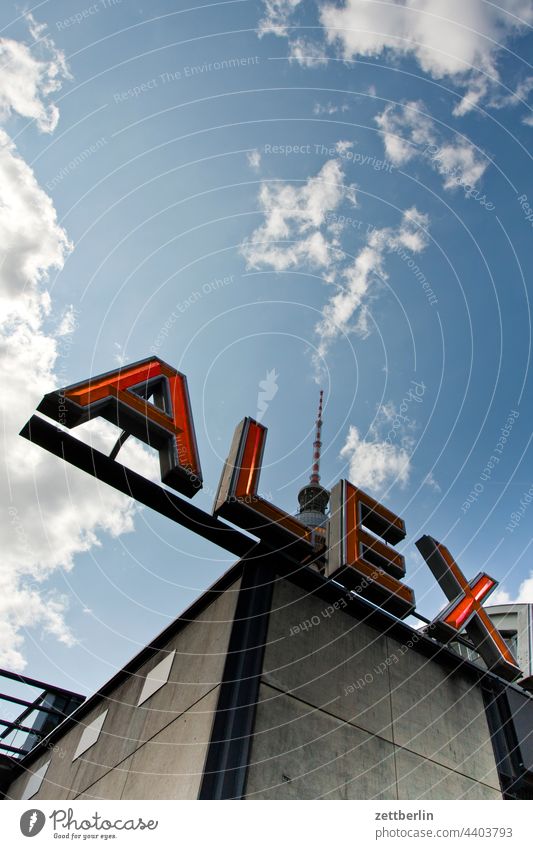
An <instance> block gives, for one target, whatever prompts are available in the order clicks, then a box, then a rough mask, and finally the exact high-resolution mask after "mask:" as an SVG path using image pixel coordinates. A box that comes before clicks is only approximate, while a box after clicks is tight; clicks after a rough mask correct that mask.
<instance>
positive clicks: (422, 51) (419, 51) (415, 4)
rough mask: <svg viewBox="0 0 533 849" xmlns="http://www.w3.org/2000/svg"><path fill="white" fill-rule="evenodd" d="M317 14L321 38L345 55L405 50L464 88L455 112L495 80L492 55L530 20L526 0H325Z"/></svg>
mask: <svg viewBox="0 0 533 849" xmlns="http://www.w3.org/2000/svg"><path fill="white" fill-rule="evenodd" d="M320 19H321V22H322V25H323V26H324V29H325V35H326V40H327V41H328V42H329V43H330V44H334V45H337V46H338V47H339V48H340V51H341V55H342V56H343V57H344V58H345V59H354V58H355V57H357V56H380V55H381V54H383V53H384V52H389V53H391V54H396V55H399V56H411V57H413V58H414V59H415V60H416V61H417V62H418V64H419V66H420V68H421V69H422V71H424V72H425V73H426V74H428V75H429V76H431V77H433V78H434V79H437V80H440V79H443V78H450V79H452V80H453V81H454V82H455V83H456V84H457V85H459V86H461V87H464V88H467V93H466V95H465V98H464V99H463V101H462V102H461V105H460V106H458V107H457V112H458V114H464V113H465V112H467V111H468V110H469V109H472V108H473V107H474V105H475V104H476V103H478V102H479V101H480V100H481V99H483V97H484V96H485V94H486V91H487V89H488V88H491V87H493V86H494V85H495V84H496V83H497V82H498V80H499V76H498V69H497V60H498V54H499V52H500V50H501V49H502V47H503V46H504V45H505V43H506V42H507V41H508V40H509V39H510V38H511V37H512V36H514V35H520V34H523V33H525V32H526V31H527V29H528V25H529V24H531V23H533V7H532V6H531V3H530V2H529V0H506V2H505V4H502V5H497V4H495V3H486V2H484V0H468V2H464V0H393V1H392V2H391V3H389V4H388V5H387V8H386V12H385V11H384V7H383V4H382V3H373V2H361V0H346V2H345V3H344V4H343V5H341V6H339V5H332V4H329V3H326V4H325V5H323V6H322V7H321V13H320Z"/></svg>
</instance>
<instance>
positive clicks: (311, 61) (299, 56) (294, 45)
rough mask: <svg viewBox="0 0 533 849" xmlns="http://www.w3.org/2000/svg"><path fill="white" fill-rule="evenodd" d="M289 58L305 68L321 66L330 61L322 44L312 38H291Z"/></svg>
mask: <svg viewBox="0 0 533 849" xmlns="http://www.w3.org/2000/svg"><path fill="white" fill-rule="evenodd" d="M289 59H290V61H291V62H297V63H298V64H299V65H301V66H302V67H303V68H320V67H322V66H324V65H327V63H328V57H327V56H326V52H325V50H324V48H323V47H322V45H320V44H318V43H317V42H316V41H312V40H311V39H310V38H302V37H299V38H293V39H290V40H289Z"/></svg>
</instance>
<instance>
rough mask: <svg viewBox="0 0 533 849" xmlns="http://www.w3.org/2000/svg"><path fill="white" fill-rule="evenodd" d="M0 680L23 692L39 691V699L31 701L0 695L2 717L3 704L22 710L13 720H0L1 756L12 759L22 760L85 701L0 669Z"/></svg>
mask: <svg viewBox="0 0 533 849" xmlns="http://www.w3.org/2000/svg"><path fill="white" fill-rule="evenodd" d="M0 678H1V679H7V680H9V681H15V682H16V683H17V684H22V685H24V687H26V688H38V689H39V690H41V692H40V693H39V695H38V696H37V697H36V698H33V699H31V698H22V697H21V696H19V695H17V696H15V695H13V694H11V693H4V692H0V703H2V708H1V709H0V710H1V712H2V714H3V712H4V705H3V703H6V702H7V703H8V704H16V705H21V706H22V707H23V708H24V710H23V711H22V712H21V713H20V714H19V715H18V716H16V717H15V718H14V719H0V726H3V728H2V730H1V731H0V752H4V753H5V756H12V757H13V758H14V759H20V758H23V757H24V756H25V755H27V754H28V752H31V750H32V749H33V747H34V746H36V745H37V743H38V742H39V741H40V740H42V739H43V738H44V737H46V736H47V735H48V734H49V733H50V732H51V731H52V730H53V729H54V728H55V727H56V726H57V725H59V723H60V722H62V721H63V719H65V718H66V717H67V716H69V715H70V714H71V713H72V712H73V711H74V710H75V709H76V708H77V707H78V706H79V705H80V704H81V703H82V702H83V701H85V697H84V696H81V695H80V694H79V693H73V692H72V691H70V690H65V689H63V688H62V687H55V686H53V685H51V684H46V683H44V682H43V681H38V680H37V679H36V678H30V677H28V676H27V675H20V674H19V673H17V672H9V671H8V670H7V669H0ZM19 733H22V734H24V735H25V736H24V738H23V740H22V741H21V742H20V744H19V745H14V744H15V743H18V740H16V739H14V738H15V737H17V736H18V734H19ZM12 735H13V736H12Z"/></svg>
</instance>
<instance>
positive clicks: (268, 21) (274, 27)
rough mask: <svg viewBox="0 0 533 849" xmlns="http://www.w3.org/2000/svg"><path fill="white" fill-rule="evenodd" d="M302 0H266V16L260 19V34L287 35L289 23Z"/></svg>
mask: <svg viewBox="0 0 533 849" xmlns="http://www.w3.org/2000/svg"><path fill="white" fill-rule="evenodd" d="M300 3H301V0H265V3H264V6H265V11H264V17H263V18H262V19H261V20H260V21H259V30H258V31H259V36H263V35H268V34H271V35H278V36H287V35H288V32H289V24H290V21H291V18H292V15H293V13H294V11H295V10H296V8H297V7H298V6H299V5H300Z"/></svg>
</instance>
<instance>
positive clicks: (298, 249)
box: [241, 159, 355, 272]
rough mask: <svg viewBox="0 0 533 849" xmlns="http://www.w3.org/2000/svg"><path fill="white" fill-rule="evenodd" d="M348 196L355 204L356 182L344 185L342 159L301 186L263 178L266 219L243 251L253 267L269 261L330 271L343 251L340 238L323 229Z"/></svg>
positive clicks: (281, 266) (261, 197) (281, 265)
mask: <svg viewBox="0 0 533 849" xmlns="http://www.w3.org/2000/svg"><path fill="white" fill-rule="evenodd" d="M344 199H348V200H349V201H350V202H351V203H352V204H355V188H354V186H353V185H345V183H344V172H343V170H342V165H341V163H340V162H339V161H338V160H336V159H331V160H329V161H328V162H326V163H325V164H324V165H323V167H322V168H321V170H320V172H319V173H318V174H317V175H316V176H314V177H310V178H309V179H308V180H306V181H305V182H304V183H303V184H302V185H301V186H298V185H291V184H290V183H278V182H273V183H262V185H261V188H260V191H259V205H260V208H261V210H262V212H263V213H264V223H263V224H261V225H260V226H259V227H258V228H257V229H256V230H254V232H253V233H252V235H251V237H250V238H249V239H246V240H245V241H244V243H243V245H242V248H241V251H242V253H243V255H244V257H245V258H246V261H247V264H248V267H250V268H259V267H260V266H261V265H268V266H270V267H271V268H273V269H274V270H275V271H285V270H287V269H288V268H294V267H301V266H304V265H309V266H311V267H312V268H317V269H323V270H324V271H326V272H327V271H328V269H330V268H331V266H332V265H333V264H334V262H335V261H336V260H338V259H339V257H340V256H342V252H341V251H340V250H339V246H338V242H337V240H336V239H333V240H330V239H328V238H326V236H324V234H323V233H322V232H321V228H323V227H324V225H325V223H326V216H327V213H328V212H331V211H333V210H335V209H337V208H338V206H339V205H340V204H341V202H342V201H343V200H344Z"/></svg>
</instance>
